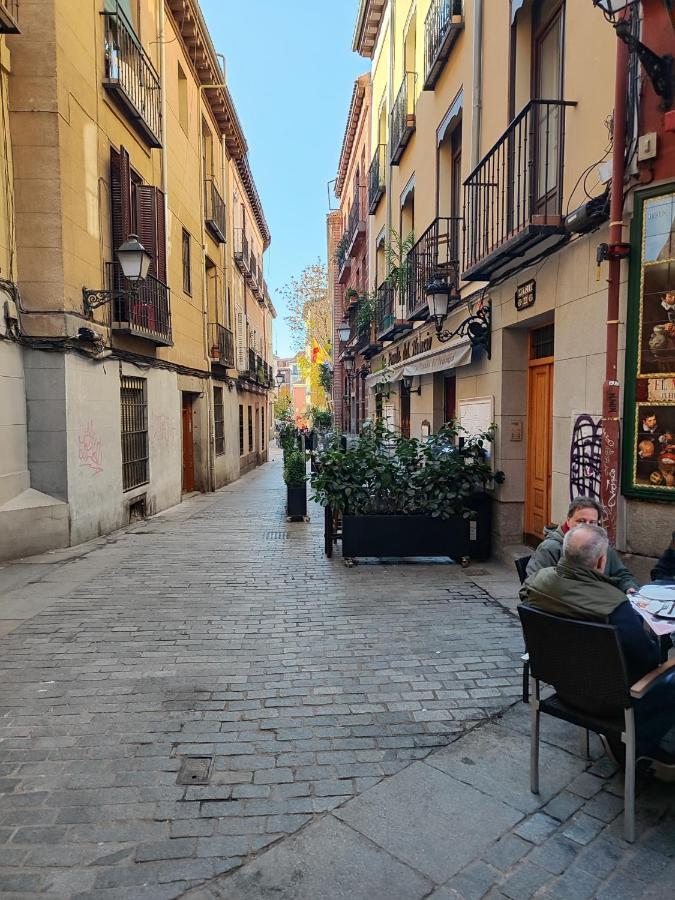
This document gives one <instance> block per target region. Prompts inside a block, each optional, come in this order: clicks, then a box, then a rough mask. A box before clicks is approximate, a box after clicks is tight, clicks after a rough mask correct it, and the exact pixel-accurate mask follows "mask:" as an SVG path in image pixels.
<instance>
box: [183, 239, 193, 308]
mask: <svg viewBox="0 0 675 900" xmlns="http://www.w3.org/2000/svg"><path fill="white" fill-rule="evenodd" d="M183 290H184V291H185V293H186V294H191V293H192V266H191V262H190V232H189V231H186V230H185V229H183Z"/></svg>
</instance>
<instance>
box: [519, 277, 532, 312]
mask: <svg viewBox="0 0 675 900" xmlns="http://www.w3.org/2000/svg"><path fill="white" fill-rule="evenodd" d="M536 296H537V282H536V281H535V280H534V278H531V279H530V280H529V281H526V282H525V283H524V284H519V285H518V287H517V288H516V309H517V310H518V312H520V311H521V310H523V309H527V308H528V307H529V306H534V301H535V299H536Z"/></svg>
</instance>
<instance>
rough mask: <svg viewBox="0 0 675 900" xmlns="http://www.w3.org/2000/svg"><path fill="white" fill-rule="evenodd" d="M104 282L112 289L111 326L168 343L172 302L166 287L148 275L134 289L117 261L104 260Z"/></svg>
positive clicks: (169, 339)
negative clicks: (133, 289)
mask: <svg viewBox="0 0 675 900" xmlns="http://www.w3.org/2000/svg"><path fill="white" fill-rule="evenodd" d="M106 286H107V289H108V290H111V291H115V295H113V297H112V300H111V303H110V306H111V310H110V313H111V322H110V327H111V328H112V330H113V331H124V332H126V333H127V334H133V335H136V336H137V337H142V338H145V339H146V340H148V341H152V342H153V343H154V344H162V345H165V346H171V345H172V344H173V340H172V337H171V304H170V293H171V292H170V291H169V288H168V287H167V286H166V285H165V284H162V282H161V281H158V280H157V279H156V278H155V277H154V276H153V275H148V276H147V278H146V279H145V281H143V282H142V283H141V285H140V287H139V288H138V290H137V291H132V290H131V285H130V284H129V282H128V281H127V280H126V279H125V278H124V276H123V275H122V267H121V266H120V264H119V263H118V262H110V263H106Z"/></svg>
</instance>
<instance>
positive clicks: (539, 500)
mask: <svg viewBox="0 0 675 900" xmlns="http://www.w3.org/2000/svg"><path fill="white" fill-rule="evenodd" d="M549 329H550V350H551V351H552V349H553V343H552V342H553V326H552V325H551V326H547V327H546V329H537V331H535V332H532V334H531V338H530V360H529V367H528V368H529V371H528V391H527V464H526V468H525V528H524V530H525V539H526V540H529V541H532V540H535V541H537V542H538V541H539V540H540V539H541V538H542V537H543V535H544V527H545V526H546V525H548V523H549V522H550V518H551V468H552V459H551V457H552V448H553V354H552V352H551V353H549V355H546V356H543V355H540V354H541V353H542V352H543V353H546V352H547V351H548V350H549V344H548V342H547V340H542V338H546V337H547V335H544V334H542V332H545V331H548V330H549Z"/></svg>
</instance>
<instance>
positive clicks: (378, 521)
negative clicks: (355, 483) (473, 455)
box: [342, 494, 492, 560]
mask: <svg viewBox="0 0 675 900" xmlns="http://www.w3.org/2000/svg"><path fill="white" fill-rule="evenodd" d="M469 505H470V507H471V508H472V509H473V510H474V511H475V512H476V513H477V518H476V519H473V520H471V519H464V518H462V517H461V516H454V517H453V518H451V519H434V518H432V517H431V516H350V515H347V514H345V515H344V516H343V518H342V555H343V556H344V557H345V558H351V557H355V556H384V557H387V556H392V557H404V556H449V557H450V558H451V559H454V560H460V559H461V558H462V557H463V556H466V557H469V559H472V560H486V559H489V558H490V551H491V532H492V498H491V497H489V496H488V495H487V494H477V495H476V496H475V497H473V498H472V500H471V502H470V504H469Z"/></svg>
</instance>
